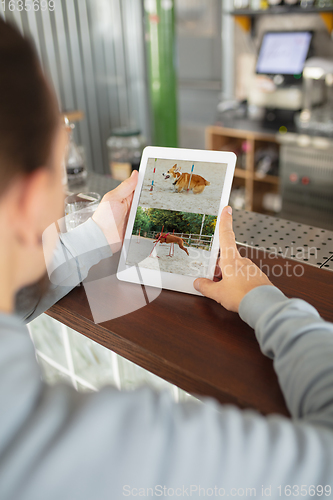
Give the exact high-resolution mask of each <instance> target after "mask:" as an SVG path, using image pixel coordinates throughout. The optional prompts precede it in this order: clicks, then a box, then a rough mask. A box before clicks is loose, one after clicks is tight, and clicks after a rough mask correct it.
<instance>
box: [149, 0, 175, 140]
mask: <svg viewBox="0 0 333 500" xmlns="http://www.w3.org/2000/svg"><path fill="white" fill-rule="evenodd" d="M144 5H145V21H146V23H145V25H146V45H147V61H148V81H149V91H150V99H151V108H152V114H153V117H152V118H153V120H152V121H153V123H152V125H153V126H152V136H153V145H155V146H168V147H177V144H178V130H177V94H176V89H177V78H176V63H175V8H174V0H149V1H145V2H144Z"/></svg>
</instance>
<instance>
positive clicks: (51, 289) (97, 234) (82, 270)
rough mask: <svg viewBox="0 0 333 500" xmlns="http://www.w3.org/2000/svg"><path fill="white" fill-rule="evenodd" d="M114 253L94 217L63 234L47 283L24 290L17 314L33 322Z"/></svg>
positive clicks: (18, 301)
mask: <svg viewBox="0 0 333 500" xmlns="http://www.w3.org/2000/svg"><path fill="white" fill-rule="evenodd" d="M111 256H112V251H111V249H110V246H109V244H108V242H107V240H106V238H105V236H104V233H103V231H102V230H101V229H100V228H99V227H98V225H97V224H96V223H95V222H94V221H93V220H92V219H88V220H87V221H86V222H85V223H83V224H81V225H80V226H78V227H76V228H75V229H73V230H72V231H70V232H68V233H60V234H59V240H58V243H57V246H56V248H55V250H54V254H53V260H52V262H51V264H50V265H49V266H48V279H46V284H45V286H36V285H35V286H33V287H29V288H26V289H23V290H22V291H21V292H20V293H19V294H18V297H17V301H16V311H17V314H18V315H19V316H20V317H22V318H23V319H24V320H25V321H26V322H30V321H32V320H33V319H35V318H36V317H37V316H39V315H40V314H41V313H43V312H44V311H46V310H47V309H49V308H50V307H51V306H52V305H53V304H55V303H56V302H57V301H58V300H60V299H61V298H62V297H64V296H65V295H67V294H68V293H69V292H70V291H71V290H72V289H73V288H75V287H76V286H77V285H78V284H79V283H81V282H82V281H83V280H84V279H85V278H86V277H87V275H88V272H89V270H90V268H91V267H92V266H94V265H95V264H98V263H99V262H100V261H101V260H102V259H105V258H107V257H111ZM43 289H44V290H45V292H44V293H41V290H43Z"/></svg>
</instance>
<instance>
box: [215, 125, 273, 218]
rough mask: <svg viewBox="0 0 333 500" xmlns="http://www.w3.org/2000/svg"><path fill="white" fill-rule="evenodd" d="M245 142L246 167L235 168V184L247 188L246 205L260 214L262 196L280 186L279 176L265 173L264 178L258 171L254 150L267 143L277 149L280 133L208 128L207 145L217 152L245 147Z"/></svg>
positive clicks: (216, 127) (261, 210)
mask: <svg viewBox="0 0 333 500" xmlns="http://www.w3.org/2000/svg"><path fill="white" fill-rule="evenodd" d="M244 142H246V145H245V146H246V147H245V150H246V152H244V153H243V154H245V166H246V168H245V169H242V168H236V169H235V177H234V179H235V182H234V185H236V186H244V187H245V200H246V201H245V208H246V210H252V211H256V212H260V213H264V212H265V210H264V209H263V206H262V200H263V196H264V194H265V193H267V192H273V193H276V192H277V191H278V189H279V185H280V180H279V177H277V176H274V175H266V176H265V177H263V178H261V177H258V175H257V174H256V172H255V169H254V167H255V164H254V162H255V152H256V151H257V150H258V149H259V148H261V147H263V146H264V147H265V144H266V143H271V144H274V145H275V147H276V148H278V147H279V146H278V140H277V134H275V133H266V132H261V131H258V132H256V131H252V130H241V129H237V128H230V127H220V126H216V125H214V126H210V127H207V128H206V148H207V149H212V150H215V151H227V150H237V149H242V143H244Z"/></svg>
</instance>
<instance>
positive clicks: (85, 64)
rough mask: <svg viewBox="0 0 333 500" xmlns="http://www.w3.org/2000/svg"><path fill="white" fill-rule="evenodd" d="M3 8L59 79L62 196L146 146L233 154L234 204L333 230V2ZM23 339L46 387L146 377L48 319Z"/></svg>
mask: <svg viewBox="0 0 333 500" xmlns="http://www.w3.org/2000/svg"><path fill="white" fill-rule="evenodd" d="M0 15H1V16H3V17H4V18H5V19H6V20H7V21H10V22H12V23H14V24H16V26H17V27H18V29H19V30H20V31H21V32H22V33H24V34H25V35H26V36H29V37H31V38H32V39H33V41H34V44H35V47H36V50H37V52H38V55H39V57H40V61H41V63H42V66H43V69H44V71H45V73H46V74H47V75H48V77H49V79H50V80H51V82H52V83H53V86H54V89H55V92H56V94H57V96H58V99H59V105H60V110H61V112H62V113H63V116H64V120H65V121H66V123H67V126H68V130H69V132H70V135H71V141H70V145H69V149H68V154H67V160H66V173H67V179H65V181H64V182H65V183H67V186H66V189H67V191H68V192H69V193H80V192H87V191H89V192H92V193H93V194H94V192H97V193H99V195H103V194H104V192H106V191H107V190H108V189H111V188H112V187H114V186H115V185H116V184H117V182H119V181H121V180H123V179H125V178H126V177H128V176H129V175H130V173H131V171H132V169H134V168H136V169H137V168H138V167H139V164H140V157H141V153H142V149H143V148H144V147H145V146H146V145H158V146H171V147H184V148H198V149H205V148H206V149H214V150H222V151H223V150H225V151H234V152H235V153H236V154H237V157H238V160H237V166H236V172H235V178H234V182H233V189H232V193H231V200H230V203H231V205H232V206H233V207H234V208H235V209H238V210H246V211H254V212H258V213H261V214H266V215H275V216H276V217H279V218H282V219H288V220H291V221H296V222H299V223H304V224H307V225H309V226H314V227H320V228H324V229H333V166H332V165H333V162H332V160H333V142H332V138H333V42H332V29H333V0H35V1H33V0H26V1H24V2H23V1H21V0H10V1H9V0H4V1H1V2H0ZM282 227H283V226H282ZM310 229H312V228H310ZM263 241H264V240H263ZM42 330H43V331H48V335H46V336H45V333H44V334H42V333H41V332H42ZM31 333H32V337H33V339H34V341H35V344H36V346H37V353H38V356H39V359H40V363H41V365H42V367H43V368H44V369H45V374H46V375H45V377H46V379H47V380H49V381H54V380H55V379H57V377H59V376H60V377H62V378H65V379H67V380H69V381H70V382H71V383H73V385H74V386H75V387H76V388H77V389H80V388H85V389H86V390H94V389H97V388H98V387H100V386H101V385H102V384H103V383H106V382H111V383H115V384H116V385H117V386H119V387H128V386H131V387H132V386H133V387H134V386H135V384H136V382H134V380H143V379H145V380H146V379H147V378H149V377H153V378H154V376H153V375H151V374H146V375H142V374H143V373H144V371H142V369H140V368H139V367H134V365H132V364H130V363H129V362H127V361H126V360H122V359H120V358H119V357H117V356H116V355H115V354H114V353H110V352H109V351H108V352H106V350H104V348H102V347H101V346H98V345H97V344H96V345H95V344H94V343H93V342H92V341H90V340H88V339H85V338H84V337H83V336H79V334H77V333H76V332H73V331H72V330H70V329H67V328H66V327H64V326H63V325H60V324H57V322H55V321H54V320H51V319H50V318H46V317H45V316H43V317H42V318H39V319H38V320H36V321H35V322H34V323H33V325H32V326H31ZM79 344H80V345H79ZM59 353H60V354H59ZM59 356H60V357H59ZM45 367H48V369H49V371H47V370H46V368H45ZM89 367H90V368H89ZM135 370H136V372H135ZM134 372H135V373H136V375H133V374H134ZM139 372H140V373H139ZM55 374H57V375H56V376H55ZM59 374H60V375H59ZM153 378H151V379H150V378H149V379H150V380H151V381H152V382H151V383H152V385H154V384H155V385H159V384H160V382H159V381H157V379H153ZM161 384H162V385H163V384H166V382H164V381H162V382H161ZM170 390H171V391H173V392H174V394H175V395H176V396H175V397H176V398H178V399H179V397H187V396H186V395H184V394H183V393H180V392H179V390H178V389H177V388H171V389H170ZM180 394H182V395H181V396H180Z"/></svg>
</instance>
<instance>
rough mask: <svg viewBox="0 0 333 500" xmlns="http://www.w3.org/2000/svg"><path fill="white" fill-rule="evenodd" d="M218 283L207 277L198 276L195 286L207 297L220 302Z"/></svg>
mask: <svg viewBox="0 0 333 500" xmlns="http://www.w3.org/2000/svg"><path fill="white" fill-rule="evenodd" d="M218 285H219V283H216V282H215V281H211V280H209V279H207V278H198V279H196V280H195V281H194V283H193V286H194V288H195V289H196V290H197V291H198V292H200V293H202V295H204V296H205V297H208V298H209V299H213V300H216V301H217V302H218V299H217V297H218V288H217V287H218Z"/></svg>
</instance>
